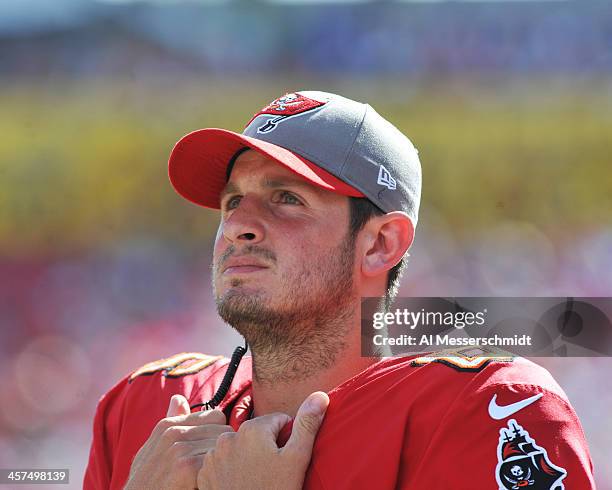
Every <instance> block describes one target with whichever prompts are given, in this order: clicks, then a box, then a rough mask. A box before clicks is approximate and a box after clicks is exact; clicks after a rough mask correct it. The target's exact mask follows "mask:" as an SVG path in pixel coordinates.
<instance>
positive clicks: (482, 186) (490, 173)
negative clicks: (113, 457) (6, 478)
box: [0, 0, 612, 489]
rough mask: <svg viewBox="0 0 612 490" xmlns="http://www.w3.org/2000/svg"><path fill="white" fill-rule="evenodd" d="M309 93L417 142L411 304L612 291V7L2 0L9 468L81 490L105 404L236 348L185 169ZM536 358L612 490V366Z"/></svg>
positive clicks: (4, 447)
mask: <svg viewBox="0 0 612 490" xmlns="http://www.w3.org/2000/svg"><path fill="white" fill-rule="evenodd" d="M301 88H310V89H319V90H326V91H332V92H338V93H342V94H344V95H346V96H348V97H351V98H356V99H361V100H366V101H368V102H370V103H371V104H372V105H373V106H374V107H375V108H377V110H378V111H379V112H381V113H382V114H384V115H385V116H386V117H388V118H389V119H390V120H391V121H392V122H394V123H395V124H396V125H397V126H398V127H399V128H400V129H402V130H403V131H404V132H405V133H406V134H408V135H409V136H410V138H411V139H412V140H413V141H414V142H415V144H416V146H417V147H418V148H419V150H420V155H421V158H422V162H423V170H424V191H423V203H422V208H421V209H422V214H421V220H420V223H419V230H418V233H417V239H416V242H415V246H414V248H413V250H412V253H411V256H412V257H411V259H410V262H409V267H408V269H407V272H406V274H405V277H404V280H403V285H402V291H401V292H402V294H404V295H433V296H468V295H483V296H530V295H534V296H537V295H539V296H549V295H551V296H567V295H573V296H574V295H575V296H611V295H612V214H611V210H612V162H611V155H612V8H611V4H610V2H608V1H601V2H590V1H565V2H551V1H532V2H529V1H521V2H502V1H496V2H477V1H472V2H458V1H455V2H452V1H449V2H427V1H424V0H423V1H421V2H415V3H412V2H393V1H378V2H374V1H372V2H363V1H362V2H347V1H344V2H340V1H339V2H336V3H333V2H318V3H309V2H299V1H284V2H283V1H280V0H278V1H267V2H263V1H225V2H223V1H218V2H204V1H192V2H181V1H178V0H176V1H161V0H160V1H157V2H146V1H141V2H129V1H120V0H115V1H107V2H96V1H94V0H19V1H14V2H10V1H9V2H0V328H1V330H0V372H2V373H3V376H2V381H1V382H0V383H1V385H2V389H1V391H0V467H8V466H18V467H55V468H62V467H64V468H70V470H71V485H70V488H79V487H80V485H81V480H82V475H83V471H84V467H85V465H86V461H87V456H88V451H89V442H90V437H91V421H92V417H93V413H94V408H95V405H96V402H97V400H98V398H99V397H100V396H101V395H102V393H103V392H105V391H106V390H108V389H109V388H110V387H111V386H112V385H113V384H114V383H115V382H116V381H117V380H118V379H119V378H120V377H122V376H124V375H126V374H127V373H129V372H130V371H132V370H133V369H135V368H137V367H139V366H140V365H142V364H144V363H146V362H148V361H151V360H154V359H157V358H160V357H165V356H168V355H171V354H174V353H176V352H181V351H204V352H208V353H222V354H226V355H229V354H230V353H231V351H232V349H233V347H234V345H235V343H236V342H237V341H238V338H237V336H236V335H235V334H234V333H232V332H231V331H230V329H229V328H227V327H225V326H223V325H222V323H221V322H220V321H219V320H218V319H217V317H216V313H215V310H214V303H213V301H212V297H211V288H210V284H209V283H210V278H209V259H210V249H211V244H212V240H213V236H214V232H215V228H216V223H217V216H216V215H215V213H213V212H210V211H207V210H204V209H200V208H197V207H196V206H193V205H190V204H188V203H186V202H185V201H183V200H181V199H180V198H179V197H178V196H177V195H175V194H174V192H173V190H172V189H171V187H170V185H169V183H168V180H167V175H166V161H167V156H168V154H169V151H170V149H171V147H172V145H173V144H174V142H175V141H176V140H177V139H178V138H179V137H180V136H182V135H183V134H184V133H186V132H188V131H191V130H193V129H196V128H199V127H207V126H217V127H225V128H230V129H234V130H241V129H242V127H243V125H244V124H245V123H246V122H247V121H248V119H249V117H250V115H251V114H253V113H254V112H256V111H257V110H258V109H259V108H260V107H262V106H263V105H264V104H266V103H267V102H269V101H270V100H272V99H274V98H276V97H278V96H279V95H281V94H282V93H285V92H287V91H293V90H299V89H301ZM540 362H541V363H542V364H544V365H545V366H546V367H548V368H549V369H550V370H551V372H552V373H553V374H554V376H555V377H556V378H557V380H558V381H559V383H560V384H561V385H562V386H563V388H564V389H565V390H566V392H567V393H568V395H569V397H570V400H571V401H572V402H573V404H574V406H575V408H576V410H577V411H578V414H579V415H580V417H581V420H582V423H583V425H584V428H585V431H586V434H587V438H588V440H589V443H590V447H591V451H592V456H593V459H594V462H595V469H596V477H597V481H598V487H599V488H600V489H611V488H612V468H611V467H610V461H612V457H611V450H610V435H611V433H612V420H611V414H612V393H611V390H610V383H609V373H610V370H611V368H612V360H610V359H602V358H572V359H542V360H540ZM20 488H26V487H24V486H20ZM35 488H37V487H35Z"/></svg>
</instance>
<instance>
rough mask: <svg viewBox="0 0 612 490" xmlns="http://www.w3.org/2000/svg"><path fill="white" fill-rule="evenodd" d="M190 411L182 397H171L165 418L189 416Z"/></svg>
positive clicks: (187, 403)
mask: <svg viewBox="0 0 612 490" xmlns="http://www.w3.org/2000/svg"><path fill="white" fill-rule="evenodd" d="M190 413H191V409H190V408H189V402H188V401H187V398H185V397H184V396H183V395H172V398H171V399H170V405H168V413H167V414H166V417H176V416H177V415H189V414H190Z"/></svg>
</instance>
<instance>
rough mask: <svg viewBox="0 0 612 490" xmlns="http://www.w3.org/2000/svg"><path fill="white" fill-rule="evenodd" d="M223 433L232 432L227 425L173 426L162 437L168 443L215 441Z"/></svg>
mask: <svg viewBox="0 0 612 490" xmlns="http://www.w3.org/2000/svg"><path fill="white" fill-rule="evenodd" d="M224 432H234V429H232V427H231V426H229V425H215V424H205V425H174V426H172V427H169V428H168V429H166V431H165V432H164V434H163V436H162V437H164V438H166V441H167V442H168V443H173V442H176V441H198V440H204V439H215V440H216V439H217V437H219V436H220V435H221V434H223V433H224Z"/></svg>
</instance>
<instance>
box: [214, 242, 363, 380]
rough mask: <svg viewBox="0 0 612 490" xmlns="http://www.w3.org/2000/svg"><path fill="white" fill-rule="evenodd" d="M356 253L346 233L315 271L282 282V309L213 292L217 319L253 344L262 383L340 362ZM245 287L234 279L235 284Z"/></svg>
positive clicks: (253, 297) (236, 293) (235, 293)
mask: <svg viewBox="0 0 612 490" xmlns="http://www.w3.org/2000/svg"><path fill="white" fill-rule="evenodd" d="M354 250H355V249H354V241H353V239H352V238H351V237H350V236H348V235H347V236H346V237H345V238H344V239H343V240H342V242H341V244H340V245H339V246H338V247H336V249H333V250H330V251H329V253H328V254H327V255H326V256H325V257H324V258H322V259H321V260H320V261H318V263H317V264H313V268H310V269H304V270H303V271H302V272H301V274H300V275H299V276H298V277H295V278H288V279H287V280H286V281H283V285H282V286H283V287H282V288H281V291H282V293H281V294H282V295H283V298H282V299H283V301H282V304H283V306H281V307H271V306H269V303H268V301H269V298H266V297H264V296H263V295H259V294H257V293H254V294H248V293H246V292H243V291H240V290H239V289H232V290H230V291H228V292H227V293H225V294H224V295H223V296H221V297H218V296H217V295H216V293H215V295H216V303H217V312H218V313H219V316H220V317H221V318H222V319H223V320H224V321H225V322H226V323H228V324H229V325H231V326H232V327H233V328H235V329H236V330H237V331H238V332H239V333H240V334H241V335H242V336H243V337H244V338H245V339H246V341H247V343H248V344H249V347H250V349H251V352H252V354H253V376H254V377H255V379H256V380H257V381H258V382H260V383H271V384H273V383H278V382H291V381H293V380H296V379H304V378H305V377H310V376H312V375H313V374H315V373H317V372H320V371H323V370H326V369H329V368H331V367H332V366H333V365H334V364H335V363H336V360H337V359H338V356H339V354H340V353H341V352H342V351H344V350H345V349H346V347H347V336H348V335H349V333H350V330H351V329H352V328H353V322H354V318H353V317H354V315H355V311H354V308H355V302H356V301H357V302H358V301H359V298H358V297H357V295H356V293H355V291H354V287H353V265H354ZM242 283H243V281H241V280H240V279H235V280H234V281H232V283H231V286H232V288H239V287H240V286H241V285H242ZM278 303H281V302H278Z"/></svg>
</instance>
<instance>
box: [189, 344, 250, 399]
mask: <svg viewBox="0 0 612 490" xmlns="http://www.w3.org/2000/svg"><path fill="white" fill-rule="evenodd" d="M248 348H249V346H248V345H247V343H246V341H245V342H244V347H242V346H238V347H236V349H235V350H234V353H233V354H232V357H231V359H230V362H229V364H228V365H227V371H225V375H224V376H223V380H222V381H221V384H220V385H219V388H217V392H216V393H215V395H214V396H213V397H212V398H211V399H210V400H208V401H207V402H205V403H197V404H196V405H192V406H191V407H189V408H190V409H191V410H193V409H194V408H198V407H204V408H205V410H212V409H213V408H215V407H216V406H217V405H219V403H221V402H222V401H223V399H224V398H225V395H227V392H228V391H229V389H230V385H231V384H232V381H233V380H234V376H236V371H237V370H238V366H239V365H240V361H241V360H242V357H243V356H244V355H245V354H246V352H247V350H248Z"/></svg>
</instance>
